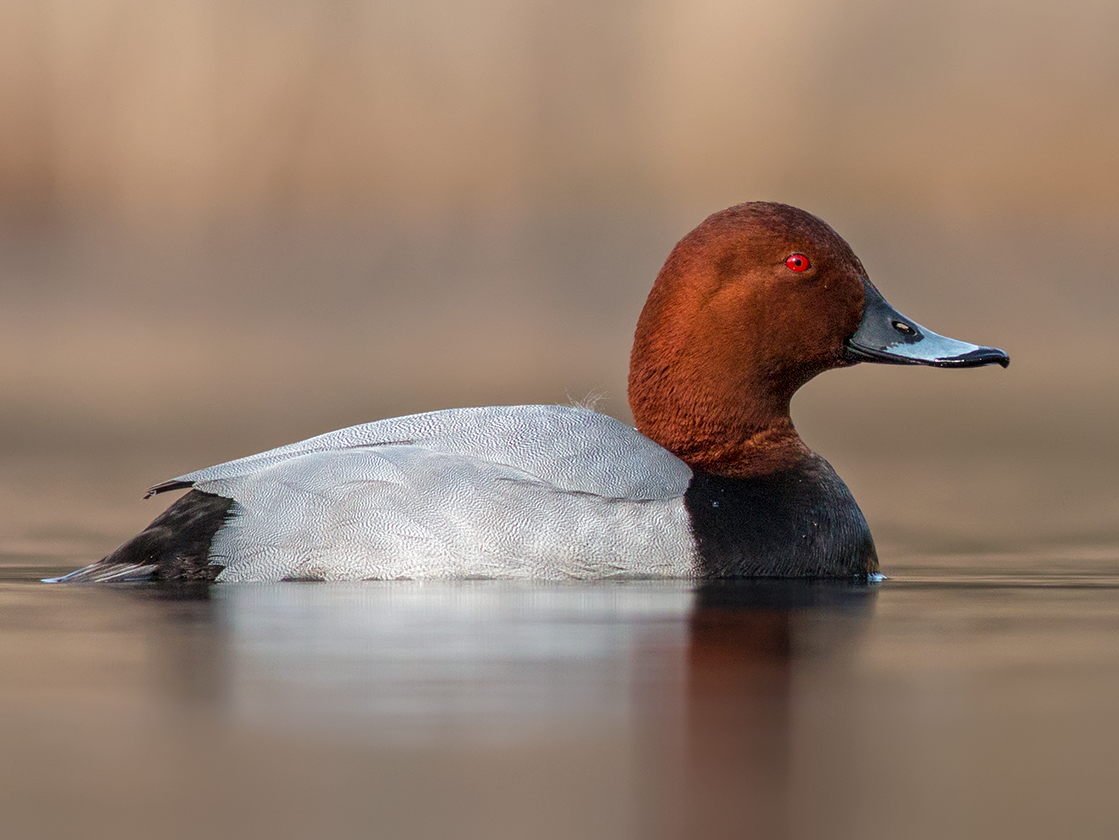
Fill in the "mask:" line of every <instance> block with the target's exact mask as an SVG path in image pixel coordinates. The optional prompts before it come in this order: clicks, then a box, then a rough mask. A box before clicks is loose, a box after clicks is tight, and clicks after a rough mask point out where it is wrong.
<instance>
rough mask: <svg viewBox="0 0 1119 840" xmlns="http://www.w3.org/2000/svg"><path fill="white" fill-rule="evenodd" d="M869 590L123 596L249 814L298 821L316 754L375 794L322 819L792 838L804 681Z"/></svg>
mask: <svg viewBox="0 0 1119 840" xmlns="http://www.w3.org/2000/svg"><path fill="white" fill-rule="evenodd" d="M875 589H876V588H875V587H874V586H866V585H858V584H848V583H836V582H810V581H737V582H724V583H717V584H708V585H703V586H699V587H696V586H695V585H692V584H687V583H683V582H629V583H612V584H598V585H582V584H575V585H539V584H511V583H502V582H496V581H476V582H458V583H427V584H421V583H409V582H392V583H366V584H342V585H332V584H279V585H244V586H241V585H233V586H222V585H216V586H213V587H211V588H206V587H202V588H197V589H193V588H192V589H181V588H180V589H167V588H163V589H159V588H153V587H139V588H136V589H134V590H117V592H116V593H115V594H114V595H113V596H112V600H114V601H115V602H116V603H117V610H116V611H117V612H118V613H119V610H120V609H122V608H125V604H124V603H122V601H121V599H122V597H123V600H124V601H126V602H131V604H130V608H131V612H132V613H135V615H136V616H137V617H139V620H140V623H141V624H142V625H144V626H137V627H135V630H136V632H137V633H138V634H139V635H141V636H143V637H144V639H145V642H144V647H145V648H146V649H147V651H148V653H147V655H146V656H145V657H144V659H145V661H147V662H148V663H149V664H148V666H147V678H146V679H147V685H148V689H147V692H148V696H149V697H150V699H151V700H152V701H154V702H155V703H157V704H159V705H160V707H164V708H166V707H167V703H168V701H169V700H170V701H173V705H175V706H178V707H183V704H184V703H185V704H186V705H187V706H192V707H194V708H195V709H196V710H197V711H199V712H201V713H202V716H201V717H198V715H195V716H194V717H193V720H195V721H196V722H197V723H198V724H199V725H203V724H204V721H206V720H209V721H211V722H213V723H216V724H218V725H217V726H216V727H213V726H212V724H211V725H210V727H209V732H208V734H205V735H203V736H201V740H200V741H199V743H205V744H208V745H209V746H207V748H206V752H207V754H210V753H213V754H214V755H218V756H225V758H223V759H222V761H225V762H234V763H236V762H240V763H241V764H243V765H244V766H245V767H246V768H249V769H248V770H247V771H246V773H245V775H244V776H243V782H242V784H243V785H244V796H245V797H247V798H246V799H245V801H246V802H248V801H250V800H251V801H253V802H254V803H256V805H255V806H254V807H259V808H270V809H274V810H275V811H276V813H277V814H286V813H288V811H290V810H291V808H292V807H293V806H292V805H291V803H292V802H295V801H297V800H298V797H297V796H296V791H298V790H301V789H305V788H306V786H307V785H308V784H310V782H309V781H308V779H306V778H304V777H303V775H302V774H301V771H300V768H301V767H306V766H315V767H317V768H318V769H317V770H316V778H315V780H314V782H315V785H319V786H321V787H322V796H323V801H324V802H334V800H333V799H331V797H332V796H335V795H336V794H337V792H338V791H344V790H353V789H363V790H364V789H368V794H367V795H364V796H363V797H359V798H358V799H352V798H349V797H347V798H345V799H344V801H339V802H334V805H332V806H331V809H326V808H324V809H323V810H324V813H327V814H329V815H330V817H329V818H330V819H334V818H336V817H339V818H340V817H341V816H343V814H342V811H340V810H339V809H342V810H345V809H347V808H348V809H357V811H360V812H361V814H362V815H363V816H362V819H365V820H373V821H374V822H375V823H380V824H389V823H391V824H393V825H395V826H397V827H398V828H401V829H404V828H407V826H409V825H413V823H415V821H416V820H419V821H420V822H422V823H423V825H424V826H426V828H430V829H432V830H438V831H454V832H456V833H457V836H462V837H472V836H489V837H504V836H515V835H517V834H518V833H520V834H521V835H523V833H524V832H525V831H528V830H529V829H531V830H532V833H534V834H535V836H538V837H553V836H556V837H559V836H576V835H578V836H585V837H595V836H602V837H618V836H636V837H665V838H691V837H703V838H720V837H746V836H750V837H767V838H779V837H783V836H790V834H791V833H792V830H791V829H790V826H791V825H792V824H793V823H795V822H796V820H797V802H796V801H795V800H796V795H797V792H796V791H795V787H796V782H795V778H796V776H797V773H796V770H795V767H793V766H792V765H793V764H794V763H795V762H794V758H793V756H794V754H795V751H794V742H795V739H794V733H795V731H796V728H797V716H798V714H803V713H804V712H803V710H804V709H805V708H810V707H811V703H812V702H814V700H813V698H807V699H806V698H805V697H804V696H803V695H804V694H805V692H806V691H809V692H810V691H811V690H812V689H811V688H810V687H806V686H811V685H814V684H818V681H814V680H812V679H802V677H803V676H804V675H805V674H806V673H810V672H812V671H813V670H814V669H819V668H820V667H829V666H830V665H834V664H836V663H840V665H841V667H842V661H843V660H844V659H845V654H846V652H848V651H851V650H852V649H853V647H854V645H853V644H852V643H853V641H854V640H856V639H857V638H858V636H859V633H860V629H861V628H862V627H863V625H864V624H865V619H866V618H867V616H868V615H869V609H870V607H871V605H872V603H873V601H874V597H875ZM125 593H127V594H125ZM75 595H76V596H78V597H80V594H79V593H76V592H75ZM95 596H98V593H97V592H96V591H94V590H90V591H89V596H88V597H89V598H94V597H95ZM145 616H146V618H145ZM153 689H154V691H153ZM798 710H799V711H798ZM192 725H193V724H192ZM192 731H193V730H192ZM223 733H224V734H223ZM191 737H192V738H193V739H195V740H198V736H191ZM192 743H193V741H192V742H191V743H186V744H185V745H184V747H183V751H184V754H186V753H191V751H192V750H195V746H192ZM248 743H252V744H256V746H254V747H253V748H252V751H251V753H249V752H245V749H246V747H245V746H244V744H248ZM273 753H275V754H276V756H280V757H279V758H276V756H273V758H272V759H269V760H267V761H260V760H259V759H256V758H254V757H253V756H254V755H265V754H273ZM284 756H286V758H284ZM167 759H168V761H169V762H170V763H172V764H174V763H176V762H177V763H184V761H185V760H184V759H176V758H175V757H174V756H168V757H167ZM184 766H185V764H184ZM355 767H360V768H361V769H360V770H355ZM285 768H286V769H285ZM331 768H335V769H336V770H337V777H336V778H335V777H333V776H332V773H333V772H334V771H332V769H331ZM361 777H364V778H365V779H366V781H367V782H368V784H365V783H363V782H362V778H361ZM387 780H392V782H391V783H390V782H389V781H387ZM409 780H410V781H409ZM405 781H407V782H408V783H407V784H404V782H405ZM397 782H399V784H400V789H399V790H397V792H396V793H394V794H393V795H391V796H389V795H388V794H387V793H385V791H388V790H390V789H391V788H390V784H396V783H397ZM312 786H314V785H312ZM316 789H318V788H316ZM157 798H158V797H157ZM298 801H302V802H303V804H301V805H300V806H299V808H298V809H296V810H297V811H298V812H299V814H303V816H302V817H299V819H309V816H308V815H307V814H304V812H305V811H307V809H308V806H307V804H306V801H305V800H298ZM452 803H457V804H452ZM311 810H312V811H313V810H314V809H311ZM366 812H368V813H366ZM289 817H290V818H291V819H292V820H296V822H298V819H297V817H296V814H295V812H294V811H293V812H292V813H291V814H289ZM355 818H356V814H355ZM231 819H236V818H234V817H231ZM790 820H792V823H791V822H790ZM292 824H293V825H294V824H295V823H294V822H293V823H292ZM300 824H302V823H300ZM417 825H418V824H417ZM545 826H546V827H547V830H544V827H545ZM483 829H484V830H483ZM425 830H426V829H425Z"/></svg>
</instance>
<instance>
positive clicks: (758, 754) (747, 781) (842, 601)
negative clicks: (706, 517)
mask: <svg viewBox="0 0 1119 840" xmlns="http://www.w3.org/2000/svg"><path fill="white" fill-rule="evenodd" d="M875 591H876V590H875V587H874V586H873V585H870V586H868V585H865V584H864V585H861V584H855V583H847V582H836V581H803V580H769V581H767V580H743V581H727V582H718V583H711V584H707V585H704V586H702V587H701V588H700V589H699V590H698V592H697V596H696V601H695V605H694V608H693V611H692V614H691V618H690V620H689V623H688V626H689V639H688V654H687V663H686V672H687V683H686V684H687V689H686V698H687V699H686V713H685V715H684V719H683V721H682V725H683V726H684V727H685V728H686V744H687V747H686V758H685V761H686V767H687V770H686V778H685V780H684V791H683V794H684V803H683V808H682V809H681V813H679V815H678V817H677V827H676V830H675V832H676V833H678V834H679V836H683V837H704V838H722V837H727V838H730V837H735V838H740V837H766V838H781V837H786V836H791V834H792V826H793V825H795V824H797V823H800V822H803V821H802V820H800V819H799V818H798V815H797V814H796V808H797V803H798V792H797V791H795V790H794V787H795V775H796V774H795V772H794V768H793V766H792V763H793V761H794V759H793V744H794V731H793V730H794V727H795V725H796V721H795V715H796V713H797V708H798V707H799V706H800V705H801V704H800V702H799V700H800V699H802V698H797V697H796V692H797V687H798V670H799V669H801V668H812V667H818V666H820V665H824V664H825V663H827V662H828V661H829V660H834V659H835V658H836V657H843V656H844V654H846V653H847V652H848V651H849V650H850V648H851V646H852V643H853V642H854V641H855V640H856V639H857V638H858V635H859V632H860V629H861V627H862V626H863V625H864V619H865V618H866V616H867V615H868V613H869V609H870V607H871V605H872V603H873V599H874V595H875Z"/></svg>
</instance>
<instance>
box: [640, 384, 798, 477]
mask: <svg viewBox="0 0 1119 840" xmlns="http://www.w3.org/2000/svg"><path fill="white" fill-rule="evenodd" d="M638 404H639V405H641V406H642V409H643V410H641V411H640V412H638V411H637V410H635V411H634V420H635V423H636V425H637V428H638V430H639V431H640V432H641V433H642V434H644V435H645V436H646V437H649V438H651V439H653V440H655V441H656V442H657V443H659V444H660V445H661V446H663V447H664V448H665V449H667V450H668V451H669V452H672V453H673V454H674V455H676V457H678V458H680V459H681V460H683V461H685V462H686V463H688V464H690V465H691V466H693V467H698V468H699V469H701V470H703V471H705V472H708V473H711V474H713V475H721V476H726V477H728V478H748V477H751V476H762V475H770V474H771V473H775V472H779V471H781V470H788V469H791V468H793V467H795V466H797V465H798V464H802V463H804V462H805V461H806V460H808V459H809V458H811V457H812V452H811V450H810V449H809V448H808V447H807V446H806V445H805V443H804V441H802V440H801V439H800V435H798V434H797V432H796V429H795V428H793V421H792V419H791V418H790V417H789V415H788V414H787V413H786V414H784V415H783V416H777V417H773V418H766V419H765V420H764V421H762V422H749V421H748V420H747V419H746V418H743V417H736V416H728V412H726V411H720V410H719V407H717V406H703V405H693V406H689V407H688V409H691V410H688V409H685V408H683V407H680V408H679V409H678V410H677V411H676V412H674V413H672V414H671V415H669V414H668V413H667V412H666V411H664V410H663V407H662V409H661V410H657V411H652V410H649V409H650V408H652V406H650V405H649V404H645V403H640V402H639V403H638Z"/></svg>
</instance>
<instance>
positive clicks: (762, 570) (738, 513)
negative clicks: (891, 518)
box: [684, 456, 878, 578]
mask: <svg viewBox="0 0 1119 840" xmlns="http://www.w3.org/2000/svg"><path fill="white" fill-rule="evenodd" d="M684 505H685V507H686V508H687V510H688V514H689V516H690V518H691V525H692V532H693V533H694V534H695V538H696V542H697V544H698V546H699V554H700V567H701V573H702V574H703V576H704V577H713V578H719V577H866V576H867V575H868V574H870V573H873V572H877V571H878V555H877V554H876V553H875V550H874V540H873V539H872V538H871V536H870V529H869V528H868V527H867V524H866V519H864V518H863V514H862V511H860V510H859V506H858V505H857V504H855V499H854V498H853V497H852V496H851V491H850V490H848V489H847V485H846V484H844V483H843V481H842V479H840V477H839V476H838V475H836V474H835V470H833V469H832V468H831V465H829V464H828V462H827V461H825V460H824V459H823V458H820V457H818V456H813V457H812V458H810V459H808V460H806V461H805V462H804V463H802V464H800V465H798V466H797V467H795V468H793V469H789V470H782V471H780V472H776V473H771V474H769V475H764V476H756V477H751V478H725V477H723V476H717V475H713V474H711V473H707V472H703V471H702V470H695V474H694V476H693V478H692V482H691V484H690V485H689V486H688V490H687V492H686V493H685V494H684Z"/></svg>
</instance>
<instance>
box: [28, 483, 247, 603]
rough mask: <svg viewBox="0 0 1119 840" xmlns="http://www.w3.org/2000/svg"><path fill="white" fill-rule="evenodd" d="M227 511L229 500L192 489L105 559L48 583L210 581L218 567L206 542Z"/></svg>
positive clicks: (228, 515)
mask: <svg viewBox="0 0 1119 840" xmlns="http://www.w3.org/2000/svg"><path fill="white" fill-rule="evenodd" d="M232 507H233V500H232V499H227V498H225V497H224V496H215V495H214V494H213V493H203V492H202V491H201V490H191V491H190V492H189V493H187V494H186V495H185V496H183V497H182V498H181V499H179V500H178V501H177V502H175V504H173V505H171V507H169V508H167V510H165V511H163V513H161V514H160V515H159V516H158V517H156V519H155V521H153V522H152V524H151V525H149V526H148V527H147V528H145V529H144V530H143V531H141V532H140V533H139V534H137V535H136V536H134V537H133V538H132V539H130V540H129V541H128V542H126V543H125V544H124V545H122V546H121V547H120V548H118V549H117V550H116V551H114V552H113V553H112V554H110V555H109V556H108V557H105V558H104V559H102V560H100V561H99V562H97V563H94V564H93V565H91V566H86V567H85V568H82V569H78V570H77V571H76V572H71V573H70V574H68V575H65V576H63V577H60V578H53V579H52V580H50V581H49V582H50V583H125V582H131V581H148V580H158V581H202V582H207V581H212V580H214V578H216V577H217V576H218V574H219V573H220V572H221V570H222V567H221V566H211V565H210V543H211V542H213V539H214V534H216V533H217V532H218V528H220V527H221V526H222V525H223V524H224V523H225V521H226V520H227V519H229V517H230V510H231V508H232Z"/></svg>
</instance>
